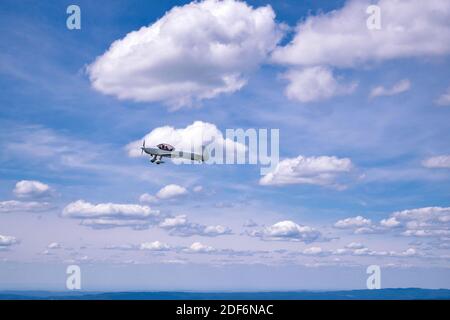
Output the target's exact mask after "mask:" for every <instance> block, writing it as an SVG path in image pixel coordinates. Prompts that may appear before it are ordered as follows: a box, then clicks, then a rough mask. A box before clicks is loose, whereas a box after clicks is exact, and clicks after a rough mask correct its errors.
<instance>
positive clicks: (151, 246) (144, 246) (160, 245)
mask: <svg viewBox="0 0 450 320" xmlns="http://www.w3.org/2000/svg"><path fill="white" fill-rule="evenodd" d="M139 248H140V249H141V250H150V251H166V250H169V249H170V246H169V245H168V244H167V243H164V242H160V241H153V242H144V243H141V245H140V247H139Z"/></svg>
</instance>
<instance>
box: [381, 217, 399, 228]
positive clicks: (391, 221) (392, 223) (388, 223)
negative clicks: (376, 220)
mask: <svg viewBox="0 0 450 320" xmlns="http://www.w3.org/2000/svg"><path fill="white" fill-rule="evenodd" d="M380 225H381V226H383V227H386V228H395V227H398V226H399V225H400V221H398V220H397V219H396V218H395V217H391V218H388V219H383V220H381V221H380Z"/></svg>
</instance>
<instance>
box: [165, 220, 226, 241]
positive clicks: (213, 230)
mask: <svg viewBox="0 0 450 320" xmlns="http://www.w3.org/2000/svg"><path fill="white" fill-rule="evenodd" d="M159 226H160V227H161V228H164V229H168V230H169V232H170V234H172V235H178V236H182V237H188V236H193V235H200V236H208V237H216V236H221V235H227V234H231V232H232V231H231V229H230V228H228V227H225V226H222V225H213V226H205V225H202V224H199V223H193V222H190V221H189V220H188V219H187V217H186V215H178V216H175V217H168V218H165V219H164V220H163V221H161V222H160V223H159Z"/></svg>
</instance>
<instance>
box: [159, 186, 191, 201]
mask: <svg viewBox="0 0 450 320" xmlns="http://www.w3.org/2000/svg"><path fill="white" fill-rule="evenodd" d="M187 193H188V191H187V190H186V188H184V187H181V186H179V185H176V184H169V185H167V186H165V187H163V188H162V189H161V190H159V191H158V192H157V193H156V197H158V198H159V199H171V198H175V197H179V196H181V195H184V194H187Z"/></svg>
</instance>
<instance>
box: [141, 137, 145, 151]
mask: <svg viewBox="0 0 450 320" xmlns="http://www.w3.org/2000/svg"><path fill="white" fill-rule="evenodd" d="M144 149H145V140H144V141H142V147H141V154H143V153H144Z"/></svg>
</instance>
